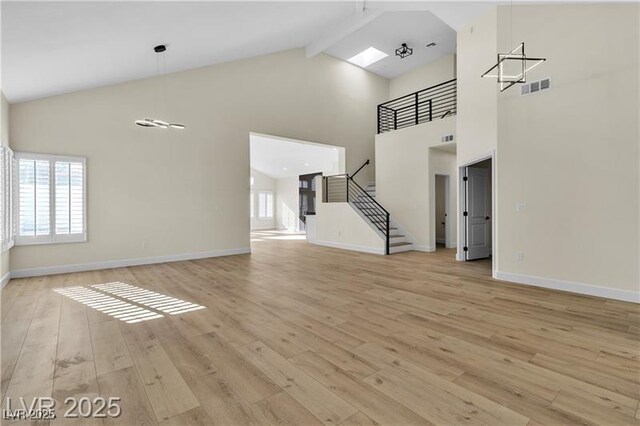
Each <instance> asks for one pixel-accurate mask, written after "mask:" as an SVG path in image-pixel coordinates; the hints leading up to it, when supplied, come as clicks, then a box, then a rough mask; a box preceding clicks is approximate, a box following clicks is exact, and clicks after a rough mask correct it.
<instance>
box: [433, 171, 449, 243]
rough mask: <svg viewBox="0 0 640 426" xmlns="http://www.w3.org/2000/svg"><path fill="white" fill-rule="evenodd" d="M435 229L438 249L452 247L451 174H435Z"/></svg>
mask: <svg viewBox="0 0 640 426" xmlns="http://www.w3.org/2000/svg"><path fill="white" fill-rule="evenodd" d="M435 201H436V208H435V218H434V219H435V231H436V246H435V247H436V251H437V250H441V249H444V248H449V247H451V241H450V236H451V221H450V220H449V175H441V174H436V176H435Z"/></svg>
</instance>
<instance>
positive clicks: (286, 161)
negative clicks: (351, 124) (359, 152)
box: [250, 134, 344, 179]
mask: <svg viewBox="0 0 640 426" xmlns="http://www.w3.org/2000/svg"><path fill="white" fill-rule="evenodd" d="M250 146H251V168H252V169H256V170H258V171H259V172H262V173H264V174H266V175H268V176H271V177H272V178H275V179H280V178H285V177H291V176H299V175H305V174H309V173H317V172H323V171H324V172H330V173H336V174H337V167H338V163H339V155H340V151H339V150H341V149H344V148H338V147H332V146H330V145H322V144H314V143H308V142H295V141H292V140H290V139H282V138H276V137H269V136H264V135H255V134H252V135H251V139H250Z"/></svg>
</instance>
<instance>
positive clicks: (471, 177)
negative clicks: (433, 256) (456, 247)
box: [459, 156, 495, 262]
mask: <svg viewBox="0 0 640 426" xmlns="http://www.w3.org/2000/svg"><path fill="white" fill-rule="evenodd" d="M460 176H461V177H462V179H461V181H460V184H461V188H460V202H461V206H462V208H461V209H460V212H461V216H460V229H462V233H461V238H462V251H461V252H460V253H459V254H460V255H461V256H460V257H461V260H465V261H468V260H481V259H490V261H491V262H493V245H494V244H493V243H494V237H493V233H494V223H493V222H494V214H493V212H494V208H493V206H494V199H495V191H494V183H495V182H494V177H493V156H490V157H488V158H484V159H481V160H479V161H476V162H474V163H471V164H468V165H465V166H463V167H461V168H460Z"/></svg>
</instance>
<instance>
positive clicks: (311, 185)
mask: <svg viewBox="0 0 640 426" xmlns="http://www.w3.org/2000/svg"><path fill="white" fill-rule="evenodd" d="M249 146H250V161H249V163H250V183H249V187H250V188H249V200H250V201H249V216H250V233H251V243H252V244H253V243H259V242H264V241H274V240H279V241H290V240H305V239H306V230H307V222H308V217H309V216H313V215H315V206H316V199H315V192H316V191H315V190H316V188H315V180H314V179H313V178H314V177H316V176H318V175H333V174H339V173H344V163H345V161H344V153H345V149H344V148H342V147H337V146H332V145H325V144H319V143H313V142H307V141H302V140H296V139H289V138H283V137H279V136H272V135H264V134H258V133H251V134H250V135H249Z"/></svg>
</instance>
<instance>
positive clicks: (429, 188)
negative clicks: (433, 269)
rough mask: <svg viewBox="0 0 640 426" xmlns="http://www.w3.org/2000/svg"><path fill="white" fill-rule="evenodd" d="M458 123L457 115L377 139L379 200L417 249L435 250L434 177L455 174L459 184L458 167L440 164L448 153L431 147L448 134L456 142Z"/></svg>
mask: <svg viewBox="0 0 640 426" xmlns="http://www.w3.org/2000/svg"><path fill="white" fill-rule="evenodd" d="M455 123H456V116H449V117H446V118H443V119H439V120H434V121H433V122H430V123H425V124H420V125H418V126H413V127H407V128H404V129H400V130H396V131H393V132H386V133H382V134H379V135H377V136H376V198H377V199H378V201H379V202H380V204H382V206H383V207H384V208H386V209H387V210H388V211H389V213H391V217H392V219H393V220H396V221H397V222H398V223H399V224H400V226H401V227H402V228H404V230H405V231H406V232H407V233H408V234H409V235H410V236H411V237H412V239H413V240H414V243H415V245H414V247H415V249H416V250H423V251H432V250H435V227H434V223H435V222H434V221H433V220H432V217H433V215H434V213H435V210H434V209H435V202H434V201H435V194H434V193H435V176H434V175H435V172H436V171H438V172H439V173H445V174H447V173H451V174H452V177H451V179H452V182H455V179H456V176H455V175H456V172H455V165H454V166H453V167H452V169H453V170H450V169H451V167H450V166H446V167H445V166H443V165H442V163H443V162H441V161H438V160H440V157H441V155H444V154H445V153H441V152H440V151H438V152H436V153H435V154H434V153H433V152H434V151H436V150H430V147H433V146H438V145H441V143H442V142H441V137H442V136H444V135H450V134H453V135H454V140H455V125H456V124H455ZM432 156H433V157H434V160H433V161H434V163H433V164H432V163H431V160H430V158H431V157H432ZM451 157H452V156H451ZM443 169H446V170H443ZM447 170H449V172H447ZM452 186H453V187H454V188H453V190H454V191H455V185H452ZM453 228H455V226H453ZM454 235H455V232H454Z"/></svg>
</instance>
